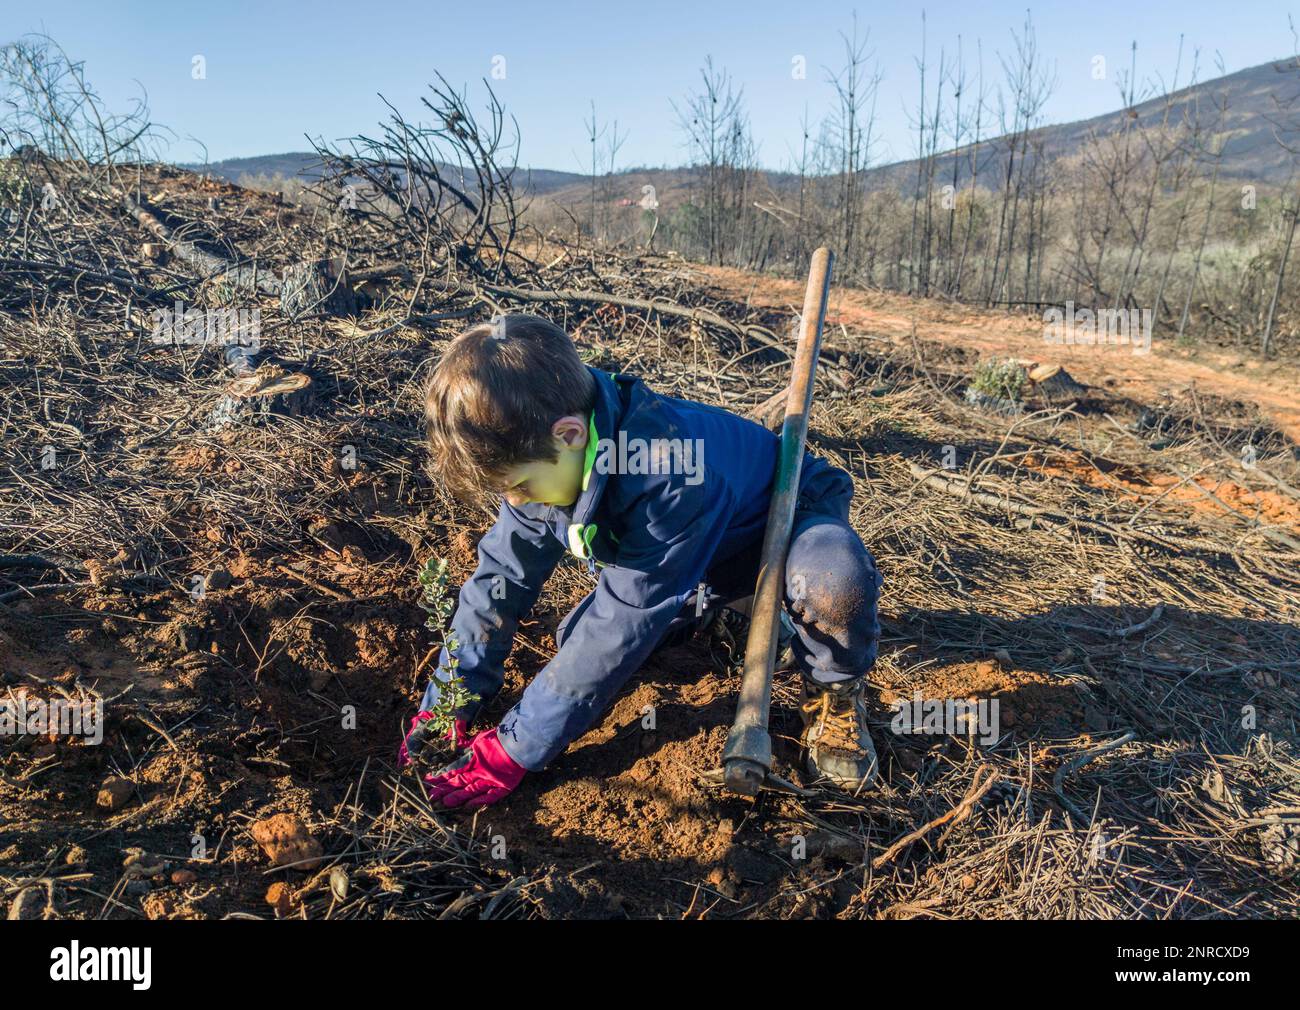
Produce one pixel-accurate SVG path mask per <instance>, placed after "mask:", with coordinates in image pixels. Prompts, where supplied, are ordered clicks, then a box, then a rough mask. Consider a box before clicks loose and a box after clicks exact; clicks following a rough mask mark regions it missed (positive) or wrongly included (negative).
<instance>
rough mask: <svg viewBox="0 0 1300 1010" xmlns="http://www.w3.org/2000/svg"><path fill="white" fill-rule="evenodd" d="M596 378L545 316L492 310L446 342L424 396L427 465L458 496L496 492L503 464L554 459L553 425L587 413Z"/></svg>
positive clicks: (506, 466)
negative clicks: (499, 313)
mask: <svg viewBox="0 0 1300 1010" xmlns="http://www.w3.org/2000/svg"><path fill="white" fill-rule="evenodd" d="M595 400H596V380H595V379H594V378H593V377H592V374H591V372H589V371H588V370H587V366H586V365H584V364H583V363H582V359H581V358H579V357H578V351H577V348H575V347H574V346H573V341H572V340H571V339H569V335H568V334H567V333H565V332H564V330H562V329H560V327H558V326H556V325H555V324H554V323H552V322H551V321H550V320H549V319H543V318H542V317H541V316H531V315H505V316H495V317H493V319H492V321H491V322H487V323H480V324H478V325H477V326H472V327H470V329H468V330H466V331H465V332H464V333H462V334H461V335H460V336H459V337H457V338H456V339H455V340H453V341H452V342H451V345H450V346H449V347H448V348H447V350H446V351H445V352H444V353H443V355H442V359H441V360H440V361H439V362H438V364H437V366H436V367H435V368H434V370H433V377H432V378H431V379H430V380H429V385H428V388H427V389H426V391H425V397H424V412H425V417H426V419H427V421H428V426H429V448H430V453H431V456H432V459H431V463H432V470H433V472H434V473H435V474H436V475H437V476H438V477H439V478H440V479H441V480H442V481H443V482H444V483H445V484H446V485H447V487H448V488H449V489H450V490H451V491H452V493H453V494H456V495H458V496H460V497H469V496H474V495H481V494H483V493H493V492H495V493H500V492H503V491H504V490H505V488H504V486H503V484H504V477H505V474H506V472H507V471H509V470H511V469H513V468H514V467H516V466H519V465H521V464H525V463H532V462H534V461H536V460H547V461H553V460H555V458H556V452H555V446H554V443H553V441H552V437H551V426H552V425H553V424H554V423H555V421H556V420H558V419H559V418H561V417H565V416H567V415H571V414H573V415H579V416H581V417H584V418H585V417H586V416H587V414H588V412H589V411H590V410H591V409H592V407H593V406H594V405H595Z"/></svg>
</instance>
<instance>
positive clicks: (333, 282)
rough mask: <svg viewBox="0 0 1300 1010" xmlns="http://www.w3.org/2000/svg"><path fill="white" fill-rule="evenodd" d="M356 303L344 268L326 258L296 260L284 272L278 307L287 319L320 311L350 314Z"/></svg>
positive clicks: (356, 307)
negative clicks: (339, 267)
mask: <svg viewBox="0 0 1300 1010" xmlns="http://www.w3.org/2000/svg"><path fill="white" fill-rule="evenodd" d="M359 307H360V305H359V302H358V298H357V294H356V292H354V291H353V290H352V288H351V286H350V285H349V284H348V279H347V276H346V273H345V272H342V271H336V268H335V267H334V265H333V264H331V263H330V261H329V260H316V261H314V262H309V263H298V264H296V265H294V266H291V267H289V268H288V269H286V270H285V272H284V279H283V280H282V282H281V287H280V310H281V311H282V312H283V313H284V314H285V315H286V316H288V317H289V318H290V319H298V318H299V317H301V316H306V315H311V314H313V313H316V312H321V313H324V314H326V315H330V316H350V315H354V314H355V313H356V311H357V309H358V308H359Z"/></svg>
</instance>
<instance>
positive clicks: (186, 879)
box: [172, 870, 199, 887]
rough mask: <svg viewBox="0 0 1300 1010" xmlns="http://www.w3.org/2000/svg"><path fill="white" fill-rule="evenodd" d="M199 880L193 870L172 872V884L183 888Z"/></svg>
mask: <svg viewBox="0 0 1300 1010" xmlns="http://www.w3.org/2000/svg"><path fill="white" fill-rule="evenodd" d="M198 879H199V875H198V874H197V873H195V872H194V871H193V870H172V883H173V884H179V885H180V886H182V887H184V886H185V885H186V884H192V883H194V881H196V880H198Z"/></svg>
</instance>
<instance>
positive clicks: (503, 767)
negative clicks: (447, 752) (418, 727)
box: [424, 728, 528, 810]
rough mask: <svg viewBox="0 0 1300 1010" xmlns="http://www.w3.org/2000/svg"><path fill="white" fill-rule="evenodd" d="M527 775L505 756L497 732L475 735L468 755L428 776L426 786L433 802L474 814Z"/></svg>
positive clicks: (464, 754)
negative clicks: (476, 809)
mask: <svg viewBox="0 0 1300 1010" xmlns="http://www.w3.org/2000/svg"><path fill="white" fill-rule="evenodd" d="M527 771H528V769H527V768H525V767H524V766H523V765H520V764H516V763H515V760H514V758H512V757H511V756H510V755H509V754H507V753H506V749H505V748H504V747H502V746H501V741H500V739H498V737H497V731H496V729H495V728H494V729H490V730H487V731H486V732H483V733H476V734H475V735H474V738H473V740H472V741H471V742H470V746H469V749H468V750H467V751H465V752H464V753H463V754H462V755H461V756H460V757H458V758H457V759H456V760H455V761H453V762H452V763H451V764H449V765H448V766H447V767H446V768H444V769H442V770H441V771H439V772H435V773H433V774H431V775H426V776H425V777H424V784H425V789H426V790H427V791H428V794H429V800H430V802H432V803H441V804H442V805H443V806H444V807H460V806H463V807H465V808H466V809H467V810H472V809H473V808H474V807H484V806H487V805H488V804H489V803H495V802H496V801H497V800H499V799H501V798H502V797H503V796H507V795H508V794H510V793H511V792H513V791H514V789H515V787H516V786H518V785H519V783H520V782H522V781H523V778H524V774H525V773H526V772H527Z"/></svg>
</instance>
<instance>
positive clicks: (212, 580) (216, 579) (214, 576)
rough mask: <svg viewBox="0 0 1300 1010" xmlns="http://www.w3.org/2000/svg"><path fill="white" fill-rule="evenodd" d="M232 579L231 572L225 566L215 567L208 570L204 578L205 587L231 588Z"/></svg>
mask: <svg viewBox="0 0 1300 1010" xmlns="http://www.w3.org/2000/svg"><path fill="white" fill-rule="evenodd" d="M231 581H232V579H231V576H230V573H229V572H228V571H226V570H225V569H224V568H214V569H213V570H212V571H210V572H208V574H207V577H206V578H205V579H204V580H203V587H204V588H205V589H229V588H230V583H231Z"/></svg>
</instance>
